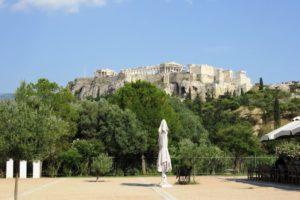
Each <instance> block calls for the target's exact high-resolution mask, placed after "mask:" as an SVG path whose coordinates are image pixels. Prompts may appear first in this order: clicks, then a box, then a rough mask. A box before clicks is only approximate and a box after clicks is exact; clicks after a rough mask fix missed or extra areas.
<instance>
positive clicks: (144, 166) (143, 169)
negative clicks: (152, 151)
mask: <svg viewBox="0 0 300 200" xmlns="http://www.w3.org/2000/svg"><path fill="white" fill-rule="evenodd" d="M142 173H143V175H145V174H146V173H147V172H146V161H145V156H144V155H142Z"/></svg>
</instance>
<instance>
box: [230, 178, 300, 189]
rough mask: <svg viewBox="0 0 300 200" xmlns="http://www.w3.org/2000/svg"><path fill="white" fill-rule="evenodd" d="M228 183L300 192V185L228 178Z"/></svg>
mask: <svg viewBox="0 0 300 200" xmlns="http://www.w3.org/2000/svg"><path fill="white" fill-rule="evenodd" d="M225 180H226V181H234V182H237V183H244V184H250V185H254V186H259V187H274V188H276V189H281V190H287V191H299V192H300V185H291V184H283V183H271V182H264V181H256V180H249V179H246V178H245V179H241V178H226V179H225Z"/></svg>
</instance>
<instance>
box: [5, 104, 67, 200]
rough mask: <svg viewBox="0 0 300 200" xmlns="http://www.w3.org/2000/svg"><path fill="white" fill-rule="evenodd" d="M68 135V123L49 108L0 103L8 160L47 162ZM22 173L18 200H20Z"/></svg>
mask: <svg viewBox="0 0 300 200" xmlns="http://www.w3.org/2000/svg"><path fill="white" fill-rule="evenodd" d="M66 134H67V123H66V122H64V121H63V120H61V119H59V118H57V117H56V116H55V115H52V113H51V110H49V107H47V106H44V105H41V106H40V107H39V108H38V109H32V108H30V107H29V106H28V105H27V104H26V103H22V102H19V103H16V102H13V101H5V102H0V141H3V142H4V144H5V145H4V147H3V149H2V153H3V154H4V156H5V158H6V159H9V158H12V159H14V160H15V161H16V163H17V164H19V161H20V160H44V159H45V158H47V157H48V156H49V154H50V153H51V151H52V150H53V146H55V144H56V142H57V141H58V140H60V138H62V137H63V136H64V135H66ZM17 186H18V173H17V175H16V188H15V199H17Z"/></svg>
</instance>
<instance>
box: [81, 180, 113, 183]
mask: <svg viewBox="0 0 300 200" xmlns="http://www.w3.org/2000/svg"><path fill="white" fill-rule="evenodd" d="M84 182H89V183H104V182H110V181H107V180H98V181H96V180H85V181H84Z"/></svg>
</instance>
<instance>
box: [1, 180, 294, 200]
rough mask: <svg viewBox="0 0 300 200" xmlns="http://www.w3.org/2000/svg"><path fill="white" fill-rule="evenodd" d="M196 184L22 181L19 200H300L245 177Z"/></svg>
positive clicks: (7, 189) (4, 196)
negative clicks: (170, 186) (171, 185)
mask: <svg viewBox="0 0 300 200" xmlns="http://www.w3.org/2000/svg"><path fill="white" fill-rule="evenodd" d="M196 180H197V181H198V184H196V185H177V184H174V183H175V182H176V180H175V177H170V178H169V182H170V183H172V184H174V185H173V187H172V188H167V189H162V188H158V187H156V184H157V183H159V181H160V178H159V177H129V178H127V177H124V178H123V177H122V178H120V177H118V178H116V177H109V178H107V177H106V178H104V182H95V179H94V178H42V179H30V178H29V179H21V180H20V181H19V199H20V200H50V199H51V200H99V199H103V200H118V199H125V200H156V199H164V200H176V199H178V200H179V199H182V200H185V199H195V200H196V199H199V200H200V199H201V200H241V199H242V200H248V199H249V200H268V199H270V200H282V199H286V200H299V199H300V187H296V186H288V185H277V184H275V185H273V184H267V183H256V182H249V181H247V180H246V178H245V177H221V176H200V177H197V178H196ZM13 188H14V180H13V179H0V199H1V200H10V199H13Z"/></svg>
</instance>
